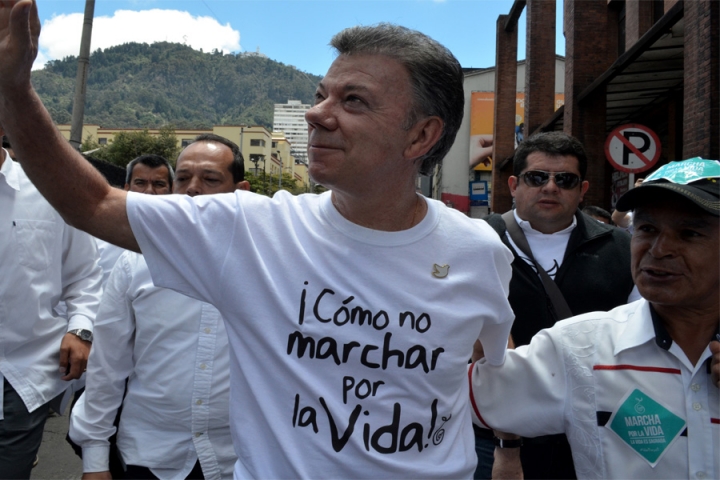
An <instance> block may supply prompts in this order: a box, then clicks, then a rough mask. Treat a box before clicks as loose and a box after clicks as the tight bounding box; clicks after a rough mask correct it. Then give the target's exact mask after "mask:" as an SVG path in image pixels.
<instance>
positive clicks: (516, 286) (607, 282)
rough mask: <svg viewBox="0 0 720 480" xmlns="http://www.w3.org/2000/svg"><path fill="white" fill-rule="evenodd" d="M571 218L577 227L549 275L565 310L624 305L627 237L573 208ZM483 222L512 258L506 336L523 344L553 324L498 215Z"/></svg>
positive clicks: (536, 280)
mask: <svg viewBox="0 0 720 480" xmlns="http://www.w3.org/2000/svg"><path fill="white" fill-rule="evenodd" d="M575 217H576V218H577V226H576V227H575V229H574V230H573V231H572V233H571V234H570V239H569V240H568V246H567V249H566V250H565V257H564V258H563V262H562V265H561V266H560V269H559V270H558V271H557V274H556V275H555V282H556V283H557V284H558V287H560V291H561V292H562V293H563V296H564V297H565V301H566V302H567V304H568V306H569V307H570V310H571V311H572V312H573V314H574V315H580V314H581V313H587V312H593V311H598V310H600V311H607V310H611V309H613V308H615V307H617V306H618V305H623V304H625V303H627V299H628V296H629V295H630V292H631V291H632V289H633V280H632V276H631V273H630V235H628V234H627V233H626V232H624V231H623V230H620V229H618V228H615V227H612V226H609V225H605V224H603V223H600V222H598V221H597V220H594V219H593V218H591V217H588V216H586V215H585V214H583V213H581V212H580V211H579V210H578V212H577V213H576V214H575ZM485 220H486V221H487V222H488V223H489V224H490V225H491V226H492V227H493V228H494V229H495V231H496V232H498V234H499V235H500V237H501V238H502V241H503V243H504V244H505V245H506V246H507V247H508V248H510V250H511V251H512V252H513V255H514V256H515V259H514V260H513V263H512V269H513V276H512V280H511V281H510V296H509V300H510V305H511V306H512V309H513V311H514V312H515V323H513V327H512V336H513V340H514V341H515V344H516V345H526V344H528V343H530V339H531V338H532V337H533V336H534V335H535V334H536V333H537V332H539V331H540V330H542V329H543V328H547V327H551V326H553V325H554V324H555V322H556V318H555V316H554V312H553V310H552V306H551V303H550V300H549V298H547V295H546V294H545V289H544V288H543V285H542V282H541V281H540V277H538V274H537V273H535V270H533V268H532V267H531V266H530V265H528V263H527V262H525V260H523V259H522V258H520V257H519V256H518V254H517V252H516V251H515V249H513V247H512V246H511V245H510V243H509V242H508V239H507V234H506V229H505V222H504V221H503V219H502V216H501V215H499V214H492V215H490V216H488V217H487V218H486V219H485Z"/></svg>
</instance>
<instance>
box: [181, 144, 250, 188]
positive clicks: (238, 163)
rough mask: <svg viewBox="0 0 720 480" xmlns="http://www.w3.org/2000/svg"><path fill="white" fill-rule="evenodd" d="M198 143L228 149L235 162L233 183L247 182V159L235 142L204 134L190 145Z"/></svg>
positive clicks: (232, 170)
mask: <svg viewBox="0 0 720 480" xmlns="http://www.w3.org/2000/svg"><path fill="white" fill-rule="evenodd" d="M196 142H214V143H220V144H222V145H225V146H226V147H228V148H229V149H230V150H231V151H232V154H233V161H232V163H231V164H230V173H232V176H233V183H238V182H242V181H243V180H245V159H244V158H243V154H242V152H241V151H240V148H239V147H238V146H237V144H236V143H235V142H233V141H231V140H228V139H227V138H225V137H221V136H220V135H215V134H214V133H203V134H202V135H198V136H197V137H195V140H193V141H192V143H190V145H192V144H193V143H196ZM188 146H189V145H188ZM185 148H187V147H185Z"/></svg>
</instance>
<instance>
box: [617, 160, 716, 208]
mask: <svg viewBox="0 0 720 480" xmlns="http://www.w3.org/2000/svg"><path fill="white" fill-rule="evenodd" d="M662 191H665V192H667V191H670V192H672V193H676V194H678V195H681V196H683V197H685V198H686V199H688V200H690V201H691V202H693V203H694V204H695V205H697V206H698V207H700V208H702V209H703V210H705V211H706V212H708V213H710V214H711V215H715V216H720V162H718V161H717V160H706V159H704V158H700V157H695V158H690V159H688V160H683V161H680V162H670V163H668V164H667V165H663V166H662V167H660V168H659V169H657V170H656V171H655V172H653V174H652V175H649V176H648V177H647V178H645V180H644V181H643V183H642V184H641V185H640V186H638V187H635V188H633V189H632V190H629V191H628V192H626V193H625V194H624V195H623V196H622V197H620V200H618V202H617V205H616V206H615V208H616V209H617V210H619V211H621V212H626V211H628V210H633V209H635V207H636V206H637V205H638V203H640V202H641V201H642V200H643V199H644V198H645V197H647V196H648V195H649V194H655V193H657V192H662Z"/></svg>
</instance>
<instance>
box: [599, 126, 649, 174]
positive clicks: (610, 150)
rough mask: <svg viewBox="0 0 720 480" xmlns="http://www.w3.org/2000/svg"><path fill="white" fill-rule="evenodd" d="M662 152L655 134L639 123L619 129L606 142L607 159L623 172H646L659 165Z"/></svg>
mask: <svg viewBox="0 0 720 480" xmlns="http://www.w3.org/2000/svg"><path fill="white" fill-rule="evenodd" d="M660 152H661V148H660V139H659V138H658V136H657V135H656V134H655V132H653V131H652V130H650V129H649V128H648V127H646V126H644V125H639V124H637V123H628V124H627V125H622V126H620V127H617V128H616V129H615V130H613V131H612V132H611V133H610V135H609V136H608V138H607V140H606V141H605V157H606V158H607V159H608V162H610V163H611V164H612V166H613V167H615V168H616V169H618V170H620V171H622V172H627V173H639V172H644V171H645V170H647V169H649V168H651V167H652V166H653V165H655V164H656V163H657V161H658V160H659V159H660Z"/></svg>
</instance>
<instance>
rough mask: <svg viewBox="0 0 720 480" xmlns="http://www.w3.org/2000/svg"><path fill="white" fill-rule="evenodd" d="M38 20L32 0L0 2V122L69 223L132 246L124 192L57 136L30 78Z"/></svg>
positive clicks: (24, 163) (134, 246) (134, 245)
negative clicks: (111, 185)
mask: <svg viewBox="0 0 720 480" xmlns="http://www.w3.org/2000/svg"><path fill="white" fill-rule="evenodd" d="M39 35H40V20H39V18H38V15H37V9H36V5H35V2H33V1H28V0H22V1H20V2H15V1H12V0H4V1H0V59H2V62H0V125H2V126H3V128H4V130H5V133H6V134H7V136H8V137H9V138H10V141H11V143H12V144H13V148H14V150H15V153H16V154H17V158H18V160H19V161H20V163H21V164H22V166H23V169H24V170H25V172H26V173H27V175H28V177H29V178H30V180H31V181H32V182H33V183H34V184H35V186H36V187H37V189H38V190H39V191H40V193H42V194H43V196H44V197H45V198H46V199H47V200H48V201H49V202H50V204H51V205H52V206H53V207H54V208H55V209H56V210H57V211H58V212H59V213H60V215H62V216H63V218H64V219H65V221H67V222H68V223H69V224H71V225H73V226H75V227H77V228H79V229H81V230H85V231H86V232H89V233H90V234H92V235H94V236H96V237H99V238H102V239H103V240H107V241H109V242H112V243H114V244H116V245H119V246H121V247H124V248H128V249H132V250H136V251H137V249H138V247H137V242H135V238H134V236H133V235H132V231H131V229H130V225H129V222H128V219H127V214H126V212H125V198H126V195H125V192H123V191H122V190H117V189H113V188H111V187H110V185H108V183H107V182H106V181H105V179H104V178H103V176H102V175H100V173H99V172H98V171H96V170H95V168H94V167H93V166H92V165H90V163H89V162H87V161H85V159H83V158H82V156H81V155H80V154H79V153H78V152H76V151H75V150H73V148H72V147H71V146H70V145H69V144H68V142H66V141H65V139H64V138H63V137H62V135H60V132H59V131H58V130H57V129H56V128H55V125H54V123H53V121H52V118H51V117H50V114H49V113H48V112H47V110H46V109H45V107H44V106H43V104H42V102H41V101H40V97H38V95H37V93H36V92H35V90H34V89H33V88H32V85H31V83H30V69H31V67H32V62H33V60H34V59H35V56H36V54H37V42H38V38H39Z"/></svg>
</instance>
